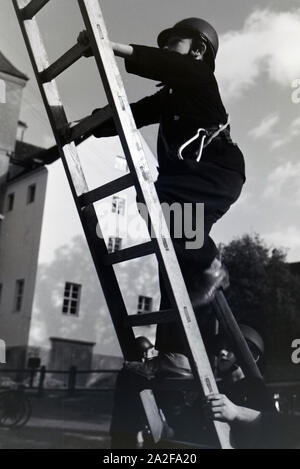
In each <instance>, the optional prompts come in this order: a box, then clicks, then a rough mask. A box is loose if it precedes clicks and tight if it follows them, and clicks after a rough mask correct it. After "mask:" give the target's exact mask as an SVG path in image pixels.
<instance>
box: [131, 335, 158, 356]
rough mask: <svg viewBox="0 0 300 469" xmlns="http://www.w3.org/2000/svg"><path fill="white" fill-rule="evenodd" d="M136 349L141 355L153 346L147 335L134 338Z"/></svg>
mask: <svg viewBox="0 0 300 469" xmlns="http://www.w3.org/2000/svg"><path fill="white" fill-rule="evenodd" d="M135 342H136V345H137V348H138V351H139V353H140V354H141V355H143V353H144V352H147V350H149V349H150V348H153V347H154V345H153V344H152V343H151V342H150V340H149V339H147V337H144V336H140V337H137V338H136V339H135Z"/></svg>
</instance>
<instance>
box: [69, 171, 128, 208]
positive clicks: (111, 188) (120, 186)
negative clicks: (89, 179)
mask: <svg viewBox="0 0 300 469" xmlns="http://www.w3.org/2000/svg"><path fill="white" fill-rule="evenodd" d="M133 185H134V182H133V178H132V175H131V174H130V173H128V174H126V175H125V176H121V177H120V178H118V179H115V180H114V181H111V182H108V183H107V184H104V185H103V186H100V187H97V189H94V190H92V191H90V192H86V193H85V194H82V195H81V196H79V197H78V202H79V204H80V205H81V207H86V206H87V205H91V204H93V203H95V202H98V201H99V200H101V199H105V197H109V196H111V195H113V194H116V193H117V192H121V191H124V190H125V189H128V188H129V187H132V186H133Z"/></svg>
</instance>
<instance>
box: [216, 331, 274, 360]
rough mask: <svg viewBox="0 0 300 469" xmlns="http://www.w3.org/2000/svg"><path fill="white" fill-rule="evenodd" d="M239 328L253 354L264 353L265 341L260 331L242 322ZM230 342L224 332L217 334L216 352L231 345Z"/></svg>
mask: <svg viewBox="0 0 300 469" xmlns="http://www.w3.org/2000/svg"><path fill="white" fill-rule="evenodd" d="M239 328H240V331H241V333H242V334H243V336H244V338H245V339H246V341H247V343H248V346H249V348H250V350H251V352H252V354H253V355H256V354H257V353H258V354H259V355H263V354H264V351H265V346H264V341H263V339H262V337H261V336H260V335H259V333H258V332H257V331H256V330H255V329H253V328H252V327H250V326H246V325H245V324H240V325H239ZM230 342H231V341H230V339H229V338H228V337H227V336H226V335H225V334H223V333H221V334H219V335H217V336H215V338H214V341H213V344H212V346H213V351H214V353H215V354H218V352H219V351H220V350H221V349H222V348H227V347H230V345H229V344H230ZM230 348H232V347H230Z"/></svg>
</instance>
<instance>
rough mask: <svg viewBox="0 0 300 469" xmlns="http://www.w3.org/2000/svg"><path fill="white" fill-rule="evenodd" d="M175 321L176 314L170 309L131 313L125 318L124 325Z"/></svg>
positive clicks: (147, 324) (145, 324)
mask: <svg viewBox="0 0 300 469" xmlns="http://www.w3.org/2000/svg"><path fill="white" fill-rule="evenodd" d="M172 321H176V314H175V312H174V311H173V310H172V309H164V310H161V311H154V312H153V313H145V314H132V315H130V316H128V318H127V319H126V321H125V322H126V324H125V325H126V326H131V327H136V326H150V325H151V324H165V323H169V322H172Z"/></svg>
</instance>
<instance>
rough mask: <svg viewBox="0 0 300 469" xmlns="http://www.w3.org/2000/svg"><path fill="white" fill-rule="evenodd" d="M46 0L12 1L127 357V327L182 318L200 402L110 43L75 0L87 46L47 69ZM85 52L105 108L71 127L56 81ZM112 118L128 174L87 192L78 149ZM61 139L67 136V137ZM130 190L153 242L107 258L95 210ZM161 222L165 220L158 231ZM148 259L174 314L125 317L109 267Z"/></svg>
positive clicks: (211, 382)
mask: <svg viewBox="0 0 300 469" xmlns="http://www.w3.org/2000/svg"><path fill="white" fill-rule="evenodd" d="M49 1H50V0H31V1H30V0H13V3H14V6H15V10H16V13H17V16H18V19H19V23H20V26H21V29H22V32H23V36H24V39H25V43H26V47H27V49H28V52H29V55H30V58H31V62H32V66H33V68H34V71H35V75H36V79H37V81H38V85H39V88H40V92H41V95H42V98H43V101H44V104H45V107H46V110H47V113H48V117H49V120H50V123H51V126H52V130H53V133H54V136H55V139H56V142H57V145H58V148H59V152H60V156H61V158H62V162H63V165H64V168H65V172H66V175H67V178H68V182H69V184H70V187H71V191H72V194H73V197H74V201H75V204H76V207H77V210H78V214H79V216H80V219H81V222H82V226H83V229H84V232H85V236H86V239H87V242H88V245H89V248H90V251H91V254H92V257H93V261H94V264H95V267H96V271H97V274H98V277H99V280H100V282H101V285H102V289H103V292H104V295H105V298H106V301H107V305H108V308H109V311H110V314H111V317H112V321H113V324H114V327H115V330H116V333H117V335H118V339H119V342H120V345H121V349H122V352H123V355H124V358H125V360H134V359H135V357H136V354H137V350H136V344H135V338H134V334H133V331H132V327H134V326H138V325H145V324H159V323H163V322H170V321H172V320H173V321H174V320H179V321H181V323H182V325H183V329H184V332H185V335H186V339H187V343H188V345H189V349H190V356H189V359H190V363H191V366H192V370H193V373H194V377H195V379H196V381H197V382H198V383H199V385H200V386H201V389H202V392H203V394H204V395H205V396H208V395H210V394H212V393H217V392H218V389H217V385H216V382H215V378H214V375H213V372H212V369H211V366H210V362H209V359H208V356H207V353H206V350H205V347H204V343H203V340H202V337H201V333H200V331H199V328H198V325H197V321H196V318H195V314H194V311H193V307H192V304H191V301H190V297H189V295H188V292H187V289H186V285H185V282H184V280H183V277H182V274H181V270H180V268H179V264H178V261H177V258H176V254H175V251H174V247H173V244H172V241H171V239H170V237H169V233H168V228H167V225H166V223H165V220H164V218H163V217H161V216H160V214H161V206H160V202H159V199H158V196H157V193H156V190H155V186H154V183H153V180H152V178H151V174H150V170H149V167H148V164H147V161H146V158H145V154H144V151H143V147H142V143H141V139H140V136H139V133H138V131H137V129H136V125H135V122H134V119H133V116H132V112H131V109H130V106H129V103H128V100H127V96H126V93H125V89H124V86H123V82H122V79H121V76H120V73H119V70H118V67H117V64H116V61H115V58H114V54H113V51H112V48H111V45H110V41H109V39H108V35H107V31H106V26H105V23H104V20H103V16H102V12H101V8H100V6H99V1H98V0H79V7H80V10H81V13H82V17H83V20H84V23H85V27H86V30H87V35H88V38H89V43H86V44H84V42H82V41H81V42H78V43H77V44H75V45H74V46H73V47H72V48H71V49H70V50H69V51H68V52H66V53H65V54H64V55H63V56H62V57H61V58H59V59H58V60H56V61H55V62H54V63H53V64H51V65H50V64H49V61H48V58H47V54H46V51H45V48H44V45H43V42H42V38H41V35H40V32H39V28H38V25H37V22H36V19H35V16H36V15H37V14H38V13H39V11H40V10H41V9H42V8H43V7H44V6H45V5H46V4H47V3H48V2H49ZM90 47H91V48H92V52H93V55H94V57H95V60H96V63H97V66H98V69H99V72H100V76H101V79H102V82H103V85H104V88H105V91H106V95H107V98H108V102H109V106H108V107H107V108H105V110H104V111H103V112H102V113H97V114H95V115H93V116H90V117H88V118H86V119H84V120H83V121H81V122H80V123H79V124H78V125H76V126H75V127H72V128H71V126H70V124H69V123H68V120H67V118H66V114H65V111H64V107H63V105H62V103H61V100H60V97H59V93H58V89H57V85H56V82H55V78H56V77H57V76H58V75H59V74H61V73H62V72H63V71H64V70H66V69H67V68H68V67H70V66H71V65H72V64H73V63H74V62H76V61H77V60H78V59H80V58H81V57H82V56H84V55H86V53H87V51H88V49H89V48H90ZM111 115H113V118H114V121H115V124H116V127H117V130H118V133H119V137H120V140H121V143H122V146H123V149H124V153H125V156H126V159H127V163H128V166H129V169H130V173H129V174H127V175H125V176H123V177H120V178H119V179H117V180H115V181H112V182H110V183H108V184H105V185H104V186H101V187H98V188H97V189H94V190H92V191H90V190H89V188H88V186H87V183H86V180H85V176H84V174H83V171H82V168H81V166H80V161H79V157H78V154H77V150H76V143H78V142H80V140H81V139H82V137H83V136H85V135H89V134H90V133H91V131H92V130H93V129H95V128H96V127H97V126H99V125H100V124H101V123H102V122H104V121H105V120H106V119H107V118H108V117H109V116H111ZM66 135H68V137H67V138H66ZM131 186H135V188H136V191H137V193H138V195H139V198H140V200H142V201H143V202H144V203H145V205H146V206H147V209H148V213H149V216H150V220H151V225H152V227H151V228H152V233H154V237H153V238H152V239H151V241H149V242H147V243H144V244H141V245H138V246H134V247H131V248H127V249H123V250H121V251H119V252H116V253H112V254H108V251H107V248H106V245H105V242H104V240H103V237H99V236H98V235H97V232H96V227H97V225H98V226H101V225H100V223H98V218H97V215H96V212H95V209H94V206H93V204H94V203H95V202H97V201H99V200H101V199H103V198H105V197H108V196H111V195H113V194H115V193H117V192H119V191H121V190H125V189H127V188H129V187H131ZM160 220H163V223H162V226H161V224H160ZM100 222H101V220H100ZM98 234H99V228H98ZM149 254H155V255H156V256H157V259H158V262H159V264H160V267H161V270H162V274H163V278H164V281H165V284H166V287H167V290H168V294H169V297H170V300H171V304H172V310H167V311H158V312H154V313H150V314H147V315H144V316H142V317H141V316H138V315H130V316H129V315H128V313H127V310H126V307H125V304H124V301H123V297H122V294H121V291H120V287H119V285H118V282H117V278H116V275H115V272H114V269H113V265H114V264H116V263H119V262H124V261H127V260H130V259H134V258H138V257H142V256H146V255H149ZM214 306H215V309H216V313H217V317H218V319H219V321H220V322H221V323H222V325H223V327H225V329H226V330H227V332H228V333H229V334H230V336H231V338H232V340H233V343H234V344H235V345H236V348H237V355H238V357H239V358H240V361H241V363H242V364H243V369H244V372H245V373H248V374H252V375H255V376H257V375H259V372H258V369H257V367H256V364H255V362H254V361H253V359H252V356H251V354H250V352H249V349H248V347H247V344H246V342H245V340H244V338H243V336H242V334H241V333H240V331H239V328H238V326H237V324H236V322H235V319H234V317H233V315H232V313H231V310H230V308H229V307H228V305H227V302H226V300H225V297H224V295H223V293H222V292H218V293H217V295H216V298H215V300H214ZM214 427H215V430H216V434H217V436H218V440H219V443H220V446H221V448H224V449H230V448H232V444H231V441H230V427H229V425H228V424H225V423H221V422H216V421H215V422H214Z"/></svg>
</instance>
